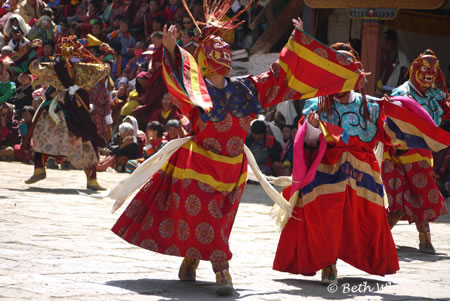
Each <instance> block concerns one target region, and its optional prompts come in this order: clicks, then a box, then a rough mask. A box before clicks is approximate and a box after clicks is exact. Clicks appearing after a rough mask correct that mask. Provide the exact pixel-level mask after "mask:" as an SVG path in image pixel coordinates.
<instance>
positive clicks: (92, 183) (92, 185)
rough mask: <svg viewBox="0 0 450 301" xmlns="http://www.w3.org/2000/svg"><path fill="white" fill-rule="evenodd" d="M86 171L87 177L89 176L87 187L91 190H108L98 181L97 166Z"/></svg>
mask: <svg viewBox="0 0 450 301" xmlns="http://www.w3.org/2000/svg"><path fill="white" fill-rule="evenodd" d="M84 173H85V174H86V178H87V185H86V188H87V189H90V190H106V188H103V187H102V186H100V184H99V183H98V182H97V170H96V168H95V166H94V167H92V168H88V169H85V170H84Z"/></svg>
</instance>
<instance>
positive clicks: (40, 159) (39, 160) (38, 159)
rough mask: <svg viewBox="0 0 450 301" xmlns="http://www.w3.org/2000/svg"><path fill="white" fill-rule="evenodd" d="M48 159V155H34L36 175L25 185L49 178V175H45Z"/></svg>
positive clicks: (36, 153) (37, 153)
mask: <svg viewBox="0 0 450 301" xmlns="http://www.w3.org/2000/svg"><path fill="white" fill-rule="evenodd" d="M47 159H48V155H47V154H43V153H39V152H35V153H34V173H33V175H32V176H31V177H30V178H29V179H28V180H26V181H25V184H33V183H36V182H38V181H41V180H43V179H45V178H46V177H47V174H46V173H45V165H46V163H47Z"/></svg>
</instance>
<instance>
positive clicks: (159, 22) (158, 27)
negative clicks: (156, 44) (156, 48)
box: [147, 16, 166, 43]
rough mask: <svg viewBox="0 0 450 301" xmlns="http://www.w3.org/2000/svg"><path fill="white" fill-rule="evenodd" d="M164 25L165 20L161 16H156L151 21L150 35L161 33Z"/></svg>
mask: <svg viewBox="0 0 450 301" xmlns="http://www.w3.org/2000/svg"><path fill="white" fill-rule="evenodd" d="M164 24H166V19H165V18H164V17H163V16H156V17H155V18H154V19H153V20H152V30H151V32H152V34H153V33H154V32H157V31H160V32H162V30H163V28H164ZM150 41H151V34H150ZM150 41H149V38H147V43H148V42H150Z"/></svg>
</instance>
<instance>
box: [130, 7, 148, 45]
mask: <svg viewBox="0 0 450 301" xmlns="http://www.w3.org/2000/svg"><path fill="white" fill-rule="evenodd" d="M136 2H137V3H136V7H138V8H139V9H138V10H137V12H136V14H135V15H134V16H133V21H132V22H131V29H130V32H131V33H132V34H133V35H134V36H135V37H136V38H137V39H145V30H144V26H145V25H144V23H145V16H146V15H147V14H148V13H149V8H148V6H149V4H148V0H137V1H136Z"/></svg>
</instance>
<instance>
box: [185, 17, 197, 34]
mask: <svg viewBox="0 0 450 301" xmlns="http://www.w3.org/2000/svg"><path fill="white" fill-rule="evenodd" d="M183 29H184V30H189V29H192V30H194V29H195V25H194V21H192V19H191V17H189V15H184V16H183Z"/></svg>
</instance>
